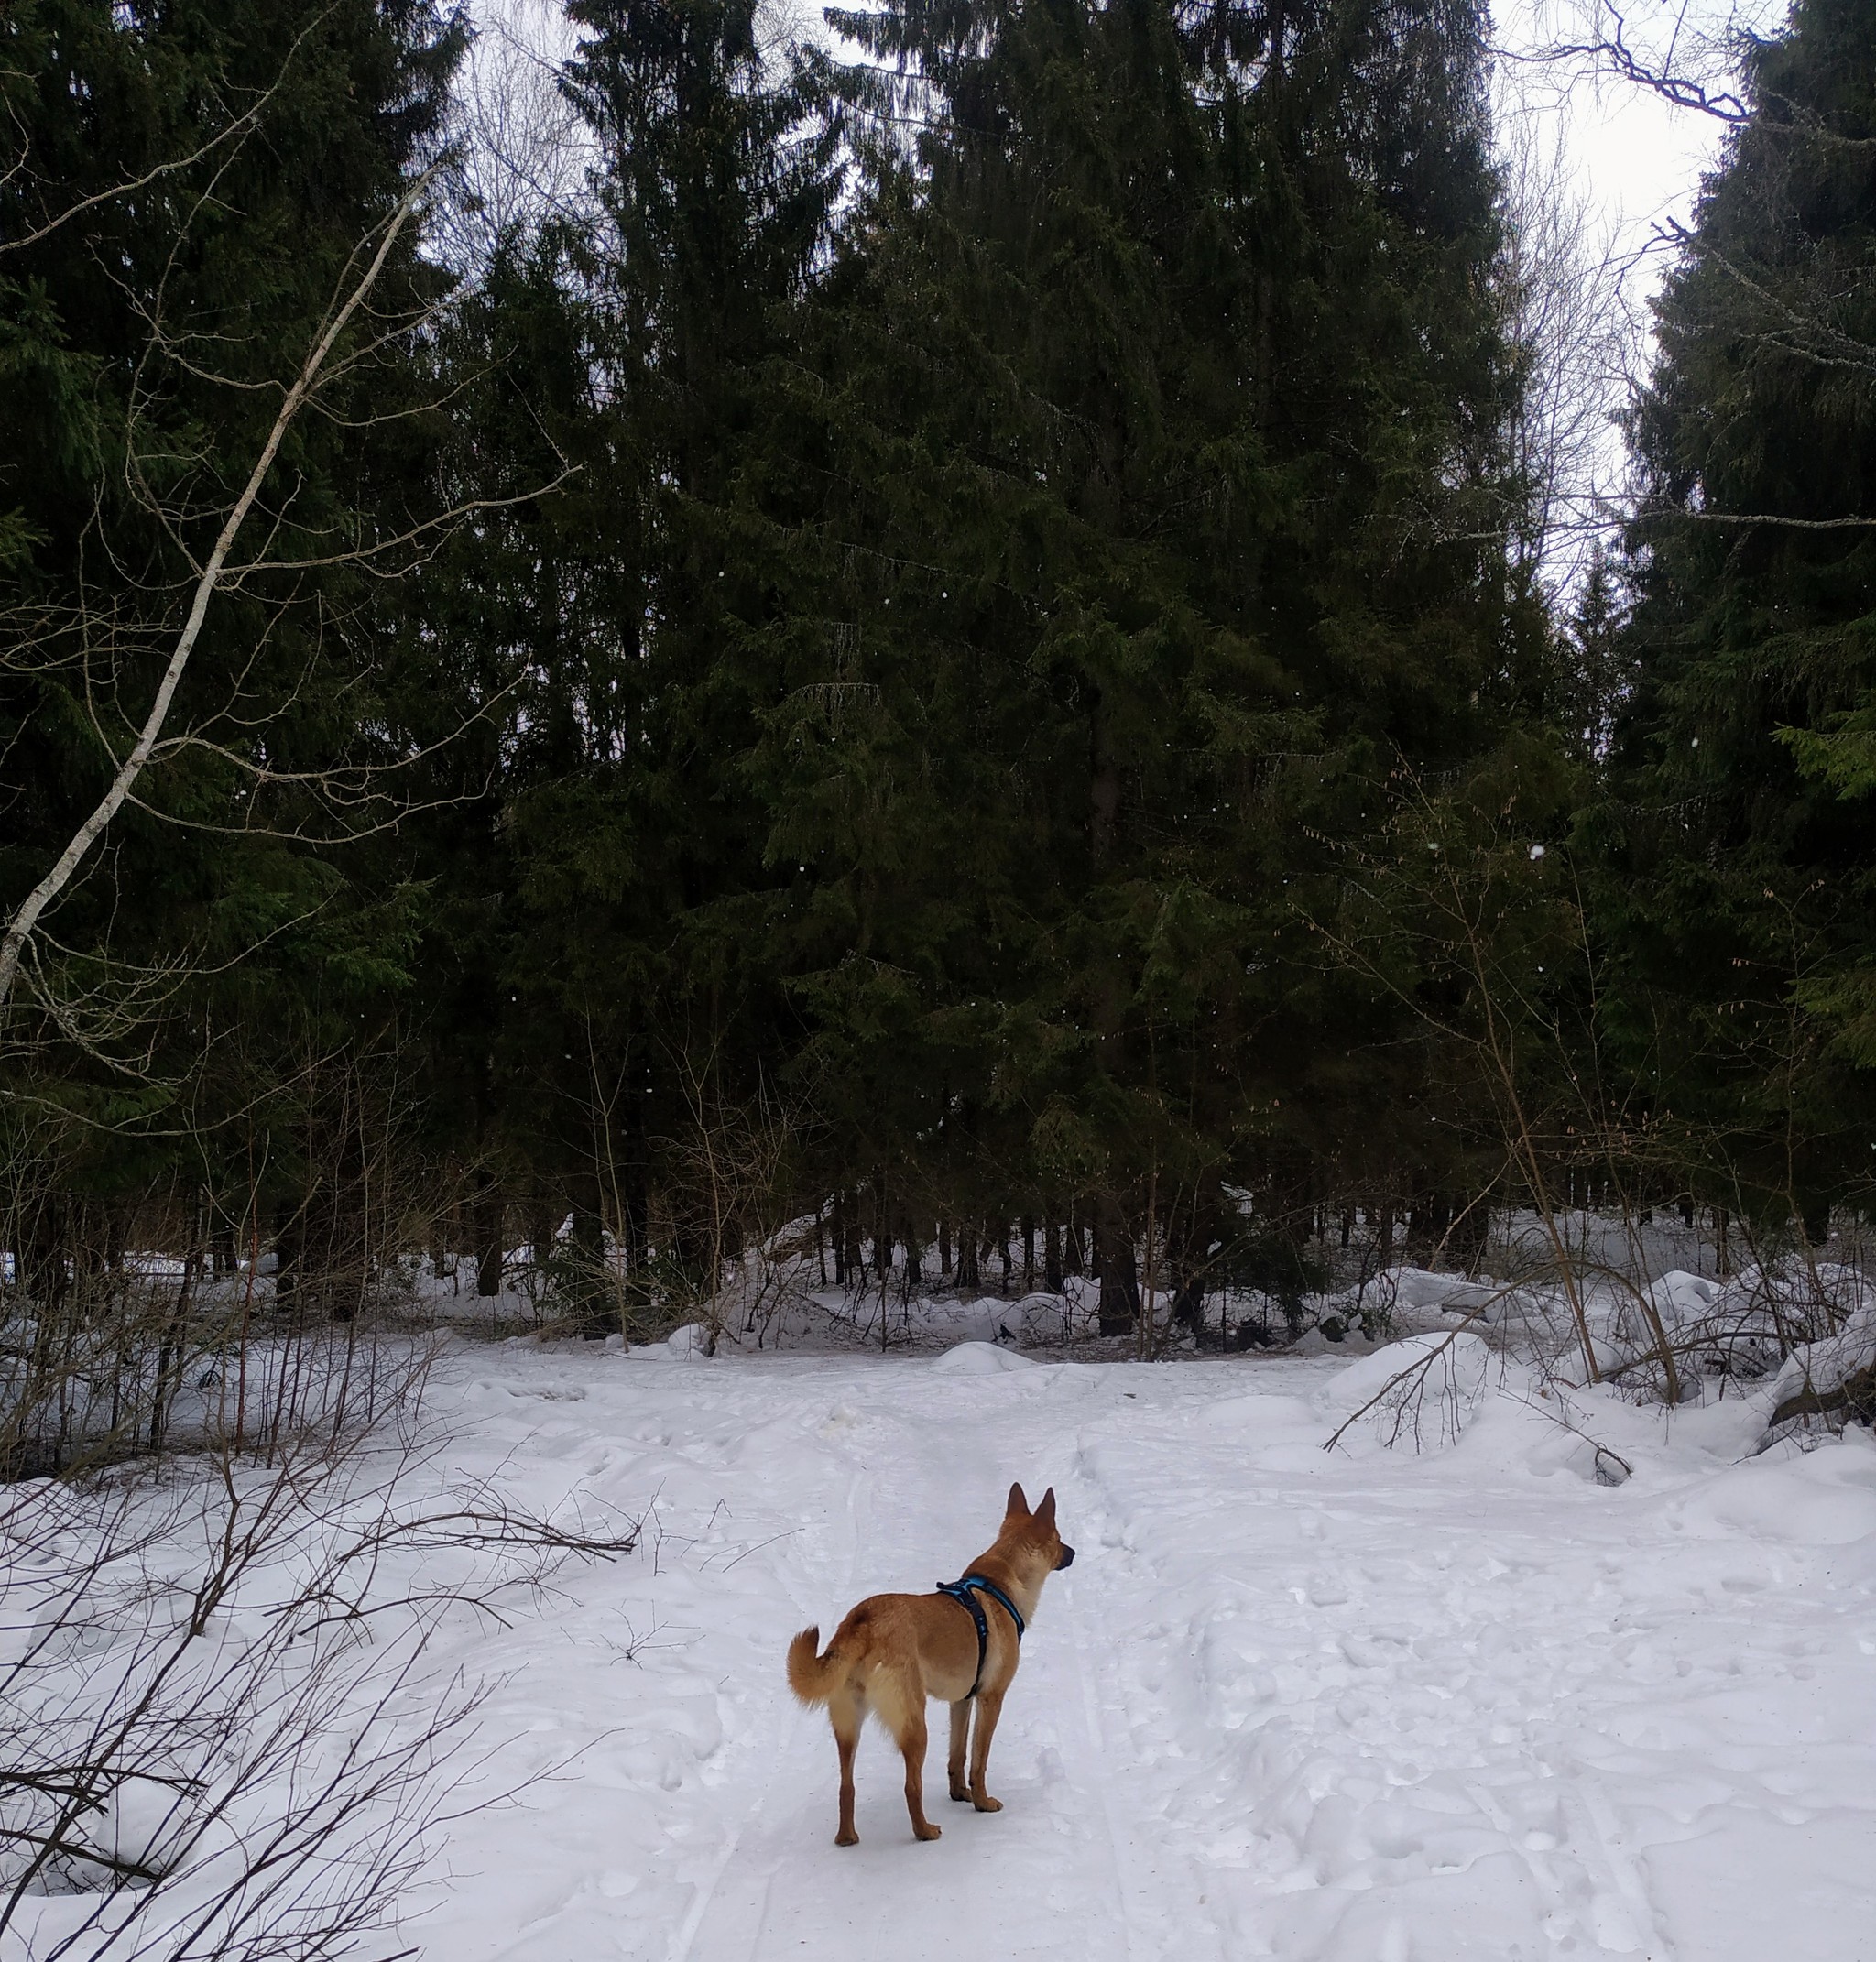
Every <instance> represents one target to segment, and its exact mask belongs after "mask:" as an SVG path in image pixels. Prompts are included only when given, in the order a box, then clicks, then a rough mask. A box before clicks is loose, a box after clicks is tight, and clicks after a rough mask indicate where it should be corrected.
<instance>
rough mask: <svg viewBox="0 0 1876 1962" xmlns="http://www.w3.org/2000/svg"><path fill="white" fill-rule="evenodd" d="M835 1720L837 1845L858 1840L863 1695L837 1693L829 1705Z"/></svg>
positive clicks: (855, 1842) (848, 1845) (835, 1843)
mask: <svg viewBox="0 0 1876 1962" xmlns="http://www.w3.org/2000/svg"><path fill="white" fill-rule="evenodd" d="M827 1714H828V1716H829V1717H831V1718H832V1719H833V1722H834V1743H835V1744H836V1745H837V1746H838V1747H839V1749H840V1830H839V1831H838V1832H837V1833H836V1834H834V1845H835V1846H837V1847H851V1846H857V1845H858V1844H859V1839H860V1836H859V1835H858V1834H857V1833H856V1832H855V1830H854V1752H855V1751H856V1749H858V1747H859V1742H860V1720H861V1717H862V1716H863V1714H864V1713H863V1711H862V1710H861V1707H860V1699H859V1698H858V1697H857V1696H856V1695H853V1694H852V1693H851V1692H846V1693H845V1694H836V1695H834V1699H833V1700H832V1702H830V1703H829V1705H828V1706H827Z"/></svg>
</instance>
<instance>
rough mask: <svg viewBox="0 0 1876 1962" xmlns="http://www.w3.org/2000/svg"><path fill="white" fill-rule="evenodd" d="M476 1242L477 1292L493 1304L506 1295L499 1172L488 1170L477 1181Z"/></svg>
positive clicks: (472, 1215)
mask: <svg viewBox="0 0 1876 1962" xmlns="http://www.w3.org/2000/svg"><path fill="white" fill-rule="evenodd" d="M470 1228H471V1231H472V1232H473V1234H474V1239H475V1292H476V1293H477V1294H478V1295H479V1296H481V1298H482V1299H483V1300H484V1301H493V1300H494V1299H495V1297H496V1295H497V1294H499V1293H500V1292H502V1254H503V1252H504V1248H503V1246H502V1193H501V1187H500V1186H499V1185H497V1184H496V1178H495V1173H494V1172H488V1171H485V1172H481V1173H480V1174H479V1175H478V1177H477V1179H476V1182H475V1204H474V1206H473V1207H472V1208H471V1210H470Z"/></svg>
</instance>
